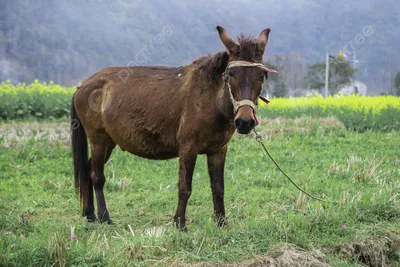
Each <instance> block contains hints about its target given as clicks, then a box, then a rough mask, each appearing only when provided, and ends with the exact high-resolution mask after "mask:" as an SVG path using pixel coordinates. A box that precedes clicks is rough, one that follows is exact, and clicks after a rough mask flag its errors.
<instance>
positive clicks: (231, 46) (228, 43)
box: [217, 26, 239, 54]
mask: <svg viewBox="0 0 400 267" xmlns="http://www.w3.org/2000/svg"><path fill="white" fill-rule="evenodd" d="M217 31H218V33H219V38H220V39H221V42H222V43H223V44H224V46H225V47H226V49H227V50H228V53H229V54H232V53H234V52H236V51H238V50H239V45H238V44H237V43H235V41H233V40H232V38H231V37H230V36H229V34H228V32H227V31H226V30H225V29H224V28H223V27H221V26H217Z"/></svg>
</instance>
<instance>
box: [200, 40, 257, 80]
mask: <svg viewBox="0 0 400 267" xmlns="http://www.w3.org/2000/svg"><path fill="white" fill-rule="evenodd" d="M237 38H238V44H239V51H237V53H235V54H234V55H232V59H235V60H247V61H252V62H261V61H262V55H263V49H262V47H261V46H260V45H259V44H258V43H257V41H256V39H254V37H253V36H251V35H247V36H245V35H244V34H241V35H240V36H238V37H237ZM228 62H229V56H228V53H227V52H226V51H222V52H218V53H215V54H208V55H205V56H200V57H198V58H196V59H195V60H194V61H193V64H194V65H195V67H196V69H198V70H200V72H201V73H203V74H205V75H206V76H207V77H209V78H210V79H211V81H213V82H218V81H220V80H221V75H222V73H223V72H224V71H225V69H226V66H227V65H228Z"/></svg>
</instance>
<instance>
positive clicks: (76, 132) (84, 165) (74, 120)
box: [71, 95, 90, 204]
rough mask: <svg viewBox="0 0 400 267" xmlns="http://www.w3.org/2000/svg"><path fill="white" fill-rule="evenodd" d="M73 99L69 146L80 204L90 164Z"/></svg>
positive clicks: (86, 185) (84, 135) (85, 140)
mask: <svg viewBox="0 0 400 267" xmlns="http://www.w3.org/2000/svg"><path fill="white" fill-rule="evenodd" d="M74 97H75V95H74V96H73V97H72V104H71V146H72V156H73V159H74V176H75V190H76V192H78V189H79V196H80V200H81V204H82V199H83V195H84V194H85V193H86V192H83V191H84V189H88V186H89V179H90V164H89V162H88V143H87V136H86V131H85V128H83V125H82V123H81V121H80V120H79V118H78V115H77V114H76V110H75V104H74Z"/></svg>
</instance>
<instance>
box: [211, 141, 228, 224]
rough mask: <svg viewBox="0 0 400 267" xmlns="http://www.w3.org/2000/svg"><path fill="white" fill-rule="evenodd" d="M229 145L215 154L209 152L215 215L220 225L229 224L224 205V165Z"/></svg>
mask: <svg viewBox="0 0 400 267" xmlns="http://www.w3.org/2000/svg"><path fill="white" fill-rule="evenodd" d="M227 148H228V147H227V146H224V147H223V148H222V149H220V150H219V151H217V152H216V153H213V154H207V164H208V174H209V175H210V182H211V191H212V195H213V202H214V215H215V217H216V219H217V221H218V225H219V226H224V225H226V224H227V220H226V217H225V206H224V167H225V158H226V151H227Z"/></svg>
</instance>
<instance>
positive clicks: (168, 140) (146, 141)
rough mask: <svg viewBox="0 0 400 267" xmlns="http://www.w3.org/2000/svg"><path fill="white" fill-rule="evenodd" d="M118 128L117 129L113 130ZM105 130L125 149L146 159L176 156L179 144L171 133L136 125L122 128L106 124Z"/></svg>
mask: <svg viewBox="0 0 400 267" xmlns="http://www.w3.org/2000/svg"><path fill="white" fill-rule="evenodd" d="M114 129H119V130H117V131H116V130H114ZM106 132H107V133H108V134H109V135H110V137H111V138H112V139H113V140H114V142H115V143H116V144H117V145H118V146H119V147H120V148H121V149H122V150H125V151H128V152H130V153H132V154H134V155H137V156H139V157H143V158H147V159H171V158H175V157H177V156H178V153H179V146H178V144H177V141H176V139H175V137H174V136H173V135H172V134H168V133H166V132H159V131H149V130H146V129H141V128H138V127H135V128H134V129H133V128H130V129H129V130H123V128H122V127H115V124H113V126H112V127H107V126H106Z"/></svg>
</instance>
